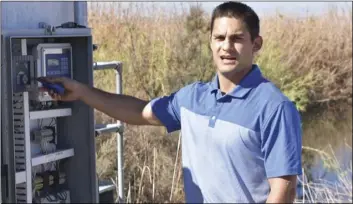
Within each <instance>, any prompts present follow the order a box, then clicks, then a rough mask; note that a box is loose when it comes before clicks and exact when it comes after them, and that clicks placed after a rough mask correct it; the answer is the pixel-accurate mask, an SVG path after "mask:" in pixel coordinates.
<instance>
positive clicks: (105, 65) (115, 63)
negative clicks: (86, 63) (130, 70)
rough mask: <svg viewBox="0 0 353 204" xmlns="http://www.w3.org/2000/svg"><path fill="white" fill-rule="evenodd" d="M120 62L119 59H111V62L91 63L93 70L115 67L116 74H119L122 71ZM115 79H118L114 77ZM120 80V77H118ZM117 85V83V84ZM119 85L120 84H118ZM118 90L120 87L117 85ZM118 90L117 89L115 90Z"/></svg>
mask: <svg viewBox="0 0 353 204" xmlns="http://www.w3.org/2000/svg"><path fill="white" fill-rule="evenodd" d="M122 65H123V63H122V62H119V61H111V62H95V63H93V69H94V70H105V69H115V70H116V71H117V72H119V73H117V74H120V73H121V71H122ZM116 80H118V78H116ZM119 80H120V78H119ZM117 86H118V84H117ZM119 86H121V85H120V84H119ZM119 90H120V87H119ZM117 92H118V91H117Z"/></svg>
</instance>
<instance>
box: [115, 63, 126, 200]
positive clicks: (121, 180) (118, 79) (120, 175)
mask: <svg viewBox="0 0 353 204" xmlns="http://www.w3.org/2000/svg"><path fill="white" fill-rule="evenodd" d="M115 70H116V75H115V77H116V78H115V80H116V93H117V94H122V93H123V90H122V63H120V64H119V66H116V68H115ZM117 124H118V126H120V127H122V128H121V130H120V131H119V132H118V133H117V135H116V136H117V170H118V188H119V203H124V155H123V149H124V146H123V143H124V140H123V132H124V130H123V129H124V127H123V125H122V123H121V121H119V120H118V121H117Z"/></svg>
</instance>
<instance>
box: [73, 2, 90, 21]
mask: <svg viewBox="0 0 353 204" xmlns="http://www.w3.org/2000/svg"><path fill="white" fill-rule="evenodd" d="M74 21H75V23H77V24H79V25H83V26H86V27H87V24H88V23H87V2H86V1H75V2H74Z"/></svg>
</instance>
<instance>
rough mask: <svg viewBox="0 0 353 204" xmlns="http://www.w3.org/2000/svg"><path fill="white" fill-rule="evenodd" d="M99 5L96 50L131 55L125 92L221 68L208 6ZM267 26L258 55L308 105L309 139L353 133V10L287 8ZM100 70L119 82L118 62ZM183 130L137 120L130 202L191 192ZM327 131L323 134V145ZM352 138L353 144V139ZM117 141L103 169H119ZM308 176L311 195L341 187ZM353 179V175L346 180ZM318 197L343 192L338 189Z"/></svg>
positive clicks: (131, 135) (103, 154) (104, 84)
mask: <svg viewBox="0 0 353 204" xmlns="http://www.w3.org/2000/svg"><path fill="white" fill-rule="evenodd" d="M89 5H90V7H89V25H90V27H92V28H93V37H94V38H93V40H94V43H96V44H97V45H98V46H99V49H98V50H97V51H95V53H94V60H95V61H109V60H119V61H122V62H123V63H124V71H123V92H124V93H125V94H129V95H134V96H136V97H140V98H142V99H151V98H154V97H156V96H161V95H164V94H169V93H171V92H172V91H175V90H177V89H178V88H180V87H182V86H184V85H186V84H188V83H190V82H193V81H195V80H202V81H207V80H209V79H211V77H212V76H213V74H214V66H213V64H212V58H211V52H210V49H209V46H208V35H209V25H208V21H209V15H208V14H206V13H204V12H203V11H202V9H200V8H198V7H194V8H192V9H189V8H188V7H187V6H185V4H180V5H182V6H184V7H183V8H184V10H182V11H181V12H174V10H172V11H167V10H165V9H164V8H162V7H158V6H157V4H154V3H145V4H143V5H140V4H138V3H131V4H130V5H129V6H128V7H122V6H121V4H120V3H119V2H114V3H93V2H91V3H90V4H89ZM102 5H104V6H105V8H104V9H103V6H102ZM177 6H179V4H177ZM261 28H262V29H261V34H262V36H263V37H264V46H263V49H262V51H261V52H260V53H259V54H258V56H257V57H256V63H258V64H259V65H260V67H261V68H262V70H263V72H264V74H265V75H266V76H267V77H268V78H270V79H271V80H272V81H274V82H275V83H276V85H277V86H278V87H279V88H281V90H283V91H284V93H285V94H286V95H287V96H289V98H291V99H292V100H293V101H295V102H296V104H297V107H298V108H299V109H300V110H301V112H302V113H303V122H304V126H303V127H304V136H303V140H304V145H305V146H308V147H309V148H314V149H321V148H322V147H323V146H325V145H327V143H325V142H327V140H326V138H333V139H331V140H330V141H334V140H343V138H344V137H346V136H347V135H348V134H350V135H351V131H352V127H351V122H350V123H349V122H347V121H349V120H350V121H351V118H350V119H349V117H348V119H347V117H343V116H347V115H349V114H342V113H345V112H347V111H345V109H346V108H347V107H349V105H350V97H351V95H352V86H351V85H352V70H351V67H352V10H349V9H344V10H340V9H339V8H331V9H330V10H328V11H327V13H326V14H324V15H322V16H319V17H317V16H316V17H315V16H307V17H305V18H295V17H288V16H285V15H281V14H277V15H274V16H267V17H265V18H263V19H262V21H261ZM94 77H95V78H94V79H95V86H96V87H99V88H102V89H104V90H107V91H111V92H113V91H114V90H115V82H114V80H115V78H114V73H113V71H99V72H96V73H95V76H94ZM322 110H325V111H326V112H328V114H323V112H324V111H322ZM348 113H351V109H349V111H348ZM324 115H325V117H324ZM95 116H96V120H97V123H108V122H112V119H111V118H109V117H107V116H106V115H104V114H102V113H100V112H95ZM342 121H343V122H342ZM319 130H321V131H319ZM179 138H180V136H179V137H178V133H173V134H171V135H169V136H168V137H167V136H166V133H165V130H164V129H163V128H159V127H134V126H129V125H127V128H126V132H125V138H124V145H125V149H124V158H125V161H124V171H125V192H126V197H127V201H128V202H184V193H183V182H182V171H181V162H180V154H181V151H180V145H179V143H178V141H179ZM318 139H320V140H321V141H322V142H323V144H321V145H319V146H315V144H317V141H318ZM348 143H349V144H350V146H351V140H350V141H348ZM115 144H116V140H115V137H114V135H105V136H103V137H101V138H98V139H97V155H96V157H97V171H98V174H99V176H100V178H106V179H110V178H113V179H115V178H116V169H115V166H116V159H115V155H116V146H115ZM336 146H338V145H336ZM310 152H311V153H310ZM304 153H305V154H304ZM303 154H304V155H303V156H304V160H305V163H309V165H304V168H305V169H304V171H305V172H308V171H309V169H310V167H311V166H312V165H311V163H312V162H313V158H316V157H317V155H316V154H314V153H313V151H310V150H308V149H307V150H303ZM308 155H309V156H308ZM337 171H340V169H339V168H337ZM305 182H306V183H304V186H305V189H306V191H305V192H307V194H308V195H309V194H310V195H319V194H318V192H322V189H324V194H328V195H335V194H336V193H337V192H336V193H335V192H334V191H332V188H331V187H332V186H331V187H330V186H329V185H326V186H322V185H321V184H320V186H317V185H319V184H317V185H316V184H314V183H310V182H312V181H310V179H307V181H305ZM345 182H346V183H345ZM342 183H343V184H342ZM346 184H351V181H349V180H344V182H341V184H340V185H344V186H346ZM308 189H310V191H309V190H308ZM314 190H315V191H314ZM346 190H350V192H351V189H346ZM305 198H306V199H309V197H308V196H306V197H305ZM310 199H311V200H310V201H315V202H327V201H339V199H336V197H333V196H326V197H324V196H320V197H311V198H310ZM350 199H351V200H352V195H351V194H350ZM306 201H307V200H306ZM306 201H305V202H306Z"/></svg>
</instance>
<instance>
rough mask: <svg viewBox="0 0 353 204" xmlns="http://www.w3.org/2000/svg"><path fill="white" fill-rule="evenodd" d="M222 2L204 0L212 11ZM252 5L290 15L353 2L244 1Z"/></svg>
mask: <svg viewBox="0 0 353 204" xmlns="http://www.w3.org/2000/svg"><path fill="white" fill-rule="evenodd" d="M220 3H221V2H202V6H203V8H204V9H205V10H206V11H207V12H212V10H213V8H215V7H216V6H217V5H218V4H220ZM244 3H246V4H247V5H249V6H250V7H252V8H253V9H254V10H255V12H257V13H258V15H260V16H263V15H264V14H271V13H275V12H276V11H279V12H280V13H283V14H289V15H300V16H301V15H305V14H307V13H310V14H314V15H317V14H320V13H322V12H323V11H325V10H327V8H328V6H332V5H336V6H338V7H344V8H347V7H352V2H300V1H297V2H244Z"/></svg>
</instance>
